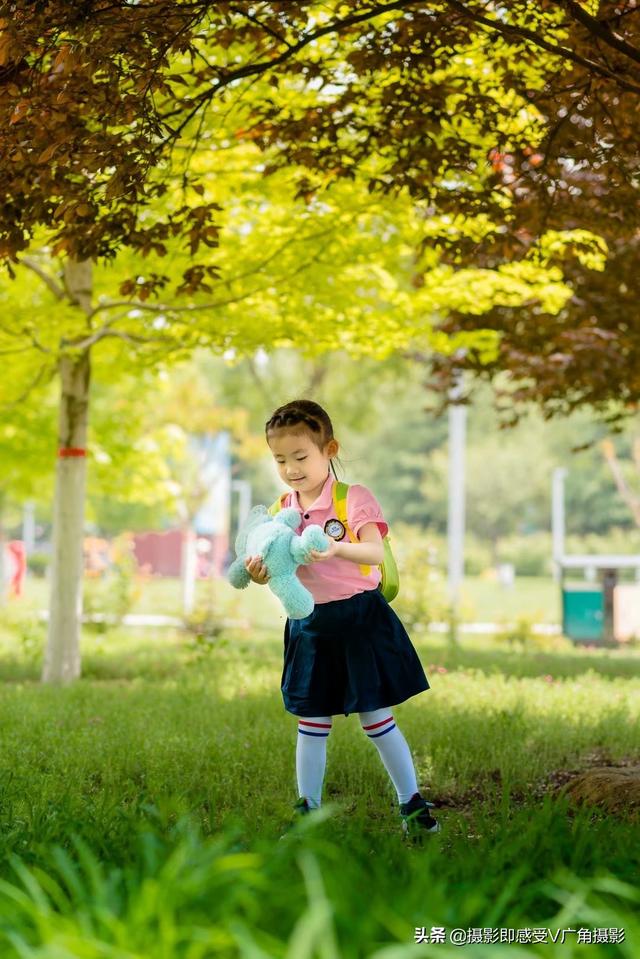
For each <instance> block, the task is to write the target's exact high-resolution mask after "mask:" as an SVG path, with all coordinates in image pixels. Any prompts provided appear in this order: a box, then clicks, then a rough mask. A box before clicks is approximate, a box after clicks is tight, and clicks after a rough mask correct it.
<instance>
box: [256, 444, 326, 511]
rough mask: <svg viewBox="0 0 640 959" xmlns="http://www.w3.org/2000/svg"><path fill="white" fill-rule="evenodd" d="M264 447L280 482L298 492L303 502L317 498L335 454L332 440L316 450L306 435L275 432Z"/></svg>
mask: <svg viewBox="0 0 640 959" xmlns="http://www.w3.org/2000/svg"><path fill="white" fill-rule="evenodd" d="M267 442H268V444H269V447H270V449H271V452H272V453H273V458H274V460H275V461H276V464H277V466H278V473H279V474H280V479H281V480H283V482H285V483H286V484H287V486H290V487H291V489H295V490H298V492H299V493H302V494H303V495H304V497H305V499H309V496H310V495H313V494H315V495H318V494H319V493H320V491H321V490H322V487H323V486H324V484H325V481H326V479H327V474H328V472H329V461H330V459H331V457H332V456H335V455H336V453H337V452H338V449H339V446H338V443H337V441H336V440H329V442H328V443H327V444H326V445H325V447H324V449H323V450H320V449H319V448H318V447H317V446H316V444H315V443H314V442H313V440H312V439H311V436H310V435H309V433H307V432H304V433H290V432H284V431H282V430H278V431H277V432H274V433H271V434H270V436H269V439H268V441H267Z"/></svg>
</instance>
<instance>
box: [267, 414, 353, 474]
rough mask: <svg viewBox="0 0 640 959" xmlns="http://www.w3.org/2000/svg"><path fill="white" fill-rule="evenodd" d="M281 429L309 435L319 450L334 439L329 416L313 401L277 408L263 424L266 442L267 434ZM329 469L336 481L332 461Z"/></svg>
mask: <svg viewBox="0 0 640 959" xmlns="http://www.w3.org/2000/svg"><path fill="white" fill-rule="evenodd" d="M297 426H299V427H302V428H301V429H298V430H296V429H295V427H297ZM282 429H285V430H286V429H291V430H292V431H293V432H296V433H301V432H309V433H311V439H312V440H313V442H314V443H315V444H316V446H317V447H318V449H320V450H322V449H324V447H325V446H326V444H327V443H328V442H329V440H332V439H334V438H335V437H334V435H333V424H332V422H331V420H330V419H329V414H328V413H327V411H326V410H323V408H322V407H321V406H320V405H319V404H318V403H314V402H313V400H292V401H291V402H290V403H285V404H284V406H279V407H278V409H277V410H276V411H275V413H273V415H272V416H271V419H269V420H267V422H266V424H265V428H264V431H265V435H266V437H267V442H268V441H269V433H271V432H273V431H274V430H282ZM336 459H337V457H336ZM331 469H332V470H333V475H334V476H335V478H336V479H337V478H338V477H337V474H336V471H335V469H334V466H333V460H331Z"/></svg>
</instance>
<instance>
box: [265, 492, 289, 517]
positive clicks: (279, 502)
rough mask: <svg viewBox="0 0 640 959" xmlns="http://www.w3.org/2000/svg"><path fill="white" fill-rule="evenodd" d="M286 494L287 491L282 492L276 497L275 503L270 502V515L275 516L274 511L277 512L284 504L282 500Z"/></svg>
mask: <svg viewBox="0 0 640 959" xmlns="http://www.w3.org/2000/svg"><path fill="white" fill-rule="evenodd" d="M287 495H288V494H287V493H282V494H281V495H280V496H279V497H278V498H277V500H276V501H275V503H272V504H271V506H270V507H269V512H270V513H271V515H272V516H275V515H276V513H279V512H280V510H281V509H282V507H283V506H284V501H285V499H286V497H287Z"/></svg>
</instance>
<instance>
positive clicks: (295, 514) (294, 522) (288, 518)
mask: <svg viewBox="0 0 640 959" xmlns="http://www.w3.org/2000/svg"><path fill="white" fill-rule="evenodd" d="M275 519H276V522H277V523H283V524H284V525H285V526H288V527H289V528H290V529H297V528H298V526H299V525H300V523H301V522H302V520H301V519H300V512H299V511H298V510H297V509H295V507H293V506H288V507H287V508H286V509H281V510H280V512H279V513H276V517H275Z"/></svg>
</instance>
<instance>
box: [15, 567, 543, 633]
mask: <svg viewBox="0 0 640 959" xmlns="http://www.w3.org/2000/svg"><path fill="white" fill-rule="evenodd" d="M90 588H91V586H90ZM212 588H213V593H214V596H215V600H216V604H217V605H219V607H220V608H221V610H222V611H224V612H225V613H226V615H228V616H230V617H239V618H246V617H248V618H250V619H251V620H252V621H253V620H255V621H256V624H257V625H262V624H264V625H265V626H267V627H268V626H269V625H270V624H271V625H273V620H274V614H275V616H278V615H279V614H280V612H281V609H280V606H279V604H278V603H277V602H276V601H275V600H274V599H273V597H272V595H271V593H270V591H269V590H268V589H263V588H261V587H255V586H254V587H251V586H250V587H249V588H248V589H247V590H241V591H238V590H235V589H233V588H232V587H231V586H230V585H229V584H228V583H227V582H226V581H225V580H219V581H216V582H214V584H213V587H212V586H211V584H210V583H207V582H204V581H198V582H197V583H196V599H197V601H198V602H205V601H206V599H207V597H208V595H209V593H210V591H211V589H212ZM180 589H181V587H180V582H179V580H177V579H151V580H147V581H144V582H141V583H139V584H138V585H137V587H136V593H137V595H136V599H135V602H134V604H133V607H132V610H131V611H132V612H134V613H162V614H164V615H169V616H180V615H181V611H182V602H181V591H180ZM20 603H21V605H22V607H23V608H29V609H30V610H37V609H45V608H46V606H47V604H48V585H47V583H46V582H45V581H44V580H42V579H35V578H33V577H31V578H30V579H29V580H28V581H27V588H26V593H25V597H24V599H23V600H21V601H20ZM462 615H463V619H464V620H465V621H467V622H472V621H481V622H502V621H505V620H508V619H511V620H513V619H515V618H516V617H518V616H529V617H532V618H533V619H534V620H539V621H541V622H549V623H557V622H559V618H560V589H559V587H558V585H557V584H556V583H554V582H553V580H551V579H550V578H544V577H533V576H530V577H527V576H521V577H518V578H517V579H516V581H515V584H514V585H513V587H504V586H501V585H500V584H499V583H498V582H496V581H495V580H492V579H489V578H487V577H481V576H475V577H467V578H466V579H465V581H464V587H463V590H462ZM283 622H284V620H283Z"/></svg>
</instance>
